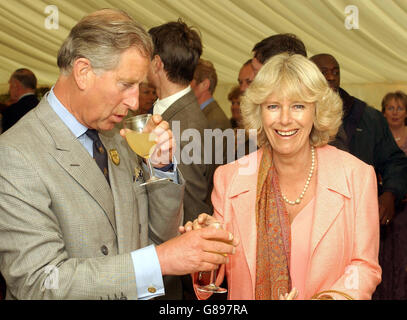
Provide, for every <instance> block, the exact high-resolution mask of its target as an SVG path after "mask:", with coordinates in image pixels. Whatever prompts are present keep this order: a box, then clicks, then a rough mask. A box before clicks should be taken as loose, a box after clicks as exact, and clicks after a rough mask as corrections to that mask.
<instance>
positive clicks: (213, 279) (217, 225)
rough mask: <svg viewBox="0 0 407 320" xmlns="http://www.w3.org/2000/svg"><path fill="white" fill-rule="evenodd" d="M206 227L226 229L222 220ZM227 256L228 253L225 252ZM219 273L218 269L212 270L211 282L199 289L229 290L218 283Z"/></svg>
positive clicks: (208, 291) (201, 290)
mask: <svg viewBox="0 0 407 320" xmlns="http://www.w3.org/2000/svg"><path fill="white" fill-rule="evenodd" d="M206 227H209V228H216V229H224V226H223V224H222V223H220V222H212V223H211V224H209V225H207V226H206ZM223 255H225V256H226V254H223ZM217 274H218V270H217V269H216V270H213V271H211V280H210V281H211V282H210V283H209V284H207V285H202V286H197V288H196V289H197V290H198V291H200V292H207V293H225V292H228V290H227V289H225V288H221V287H219V286H217V285H216V276H217Z"/></svg>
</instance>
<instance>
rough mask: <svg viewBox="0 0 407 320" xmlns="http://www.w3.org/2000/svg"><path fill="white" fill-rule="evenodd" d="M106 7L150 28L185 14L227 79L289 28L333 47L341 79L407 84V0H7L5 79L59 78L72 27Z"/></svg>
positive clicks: (0, 38) (1, 77)
mask: <svg viewBox="0 0 407 320" xmlns="http://www.w3.org/2000/svg"><path fill="white" fill-rule="evenodd" d="M49 5H55V6H56V8H57V9H58V13H59V21H58V29H56V30H54V29H52V30H50V29H49V28H47V27H46V25H45V21H46V19H47V17H49V16H50V12H49V11H48V13H46V12H47V11H46V8H47V6H49ZM349 5H353V6H355V7H356V9H357V11H358V22H359V26H358V27H359V28H356V29H351V30H348V29H347V28H346V21H348V23H349V21H350V20H347V19H350V16H352V15H354V14H355V11H352V12H350V13H349V12H348V13H345V8H346V7H347V6H349ZM106 7H116V8H120V9H123V10H125V11H127V12H128V13H129V14H130V15H132V16H133V17H134V18H135V19H136V20H138V21H139V22H140V23H141V24H142V25H143V26H144V27H145V28H146V29H148V28H150V27H153V26H156V25H159V24H162V23H165V22H168V21H173V20H177V19H178V18H179V17H181V18H183V19H184V21H186V22H187V23H188V24H189V25H193V26H195V27H197V28H198V29H199V30H200V32H201V35H202V40H203V44H204V53H203V58H205V59H209V60H211V61H212V62H213V63H214V64H215V67H216V69H217V72H218V77H219V82H220V83H224V84H225V83H226V84H227V83H229V84H230V83H233V84H235V83H236V79H237V74H238V70H239V68H240V66H241V65H242V63H243V62H245V61H246V60H247V59H248V58H250V56H251V49H252V47H253V45H254V44H255V43H256V42H258V41H259V40H261V39H263V38H265V37H268V36H270V35H272V34H276V33H286V32H290V33H294V34H296V35H297V36H299V37H300V38H301V39H302V40H303V42H304V43H305V45H306V47H307V49H308V55H309V56H311V55H313V54H316V53H321V52H328V53H333V54H334V55H335V56H336V57H337V60H338V61H339V63H340V65H341V73H342V83H357V84H371V83H387V84H389V83H394V84H406V83H407V80H406V75H407V54H406V52H407V0H69V1H68V0H1V1H0V17H1V18H0V84H3V85H4V84H7V81H8V78H9V76H10V74H11V73H12V72H13V71H14V70H15V69H17V68H20V67H22V66H24V67H28V68H30V69H32V70H33V71H34V72H35V73H36V75H37V76H38V78H39V82H40V83H41V84H52V83H53V82H55V80H56V78H57V75H58V69H57V67H56V53H57V51H58V48H59V46H60V45H61V43H62V41H63V40H64V39H65V37H66V36H67V35H68V32H69V30H70V28H71V27H72V26H73V25H74V24H75V23H76V22H77V21H78V20H79V19H80V18H82V17H83V16H84V15H86V14H87V13H90V12H92V11H94V10H97V9H100V8H106ZM54 22H55V21H54ZM351 22H352V21H351ZM355 23H356V20H353V25H354V26H355Z"/></svg>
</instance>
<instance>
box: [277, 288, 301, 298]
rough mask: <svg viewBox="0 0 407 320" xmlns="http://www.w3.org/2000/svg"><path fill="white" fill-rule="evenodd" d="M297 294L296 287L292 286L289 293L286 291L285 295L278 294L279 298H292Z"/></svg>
mask: <svg viewBox="0 0 407 320" xmlns="http://www.w3.org/2000/svg"><path fill="white" fill-rule="evenodd" d="M297 296H298V290H297V288H292V290H291V291H290V293H286V294H285V295H282V294H280V300H294V299H295V298H297Z"/></svg>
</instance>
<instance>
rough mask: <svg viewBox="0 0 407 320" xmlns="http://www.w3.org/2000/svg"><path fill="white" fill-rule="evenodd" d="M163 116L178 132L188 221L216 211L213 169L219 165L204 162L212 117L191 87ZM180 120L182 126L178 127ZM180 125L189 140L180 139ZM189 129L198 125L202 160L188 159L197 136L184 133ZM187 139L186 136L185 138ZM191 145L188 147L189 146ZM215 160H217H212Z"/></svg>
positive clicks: (173, 129)
mask: <svg viewBox="0 0 407 320" xmlns="http://www.w3.org/2000/svg"><path fill="white" fill-rule="evenodd" d="M162 117H163V119H164V120H165V121H167V122H168V123H169V124H170V127H171V129H172V131H173V133H174V135H175V138H176V140H177V141H176V142H177V146H179V147H180V148H179V150H180V153H179V154H178V156H180V157H181V159H179V157H177V162H178V168H179V170H180V171H181V172H182V175H183V176H184V178H185V181H186V186H185V196H184V222H186V221H193V220H194V219H195V218H196V217H197V216H198V215H199V214H200V213H202V212H205V213H209V214H212V211H213V208H212V204H211V200H210V196H211V193H212V188H213V173H214V171H215V168H216V166H215V165H214V164H205V163H204V154H205V150H204V129H210V126H209V123H208V120H207V119H206V117H205V115H204V114H203V113H202V111H201V109H200V107H199V104H198V101H197V100H196V97H195V95H194V93H193V91H192V90H191V91H190V92H189V93H187V94H186V95H184V96H183V97H181V98H180V99H178V100H177V101H175V102H174V103H173V104H172V105H171V106H170V107H169V108H168V109H167V110H166V111H165V112H164V113H163V114H162ZM176 122H177V125H178V124H179V127H178V126H177V128H175V126H174V124H175V123H176ZM178 129H179V133H180V136H181V138H185V141H180V140H179V139H178V138H179V137H178ZM186 129H196V130H197V132H199V135H200V137H199V138H200V140H199V139H198V141H196V140H197V139H195V140H194V143H198V144H200V147H201V148H200V150H201V154H200V159H199V160H200V164H195V163H191V164H189V163H185V162H184V160H185V154H183V152H184V153H185V150H186V149H184V147H185V146H186V145H189V144H190V142H191V141H192V140H193V138H192V137H189V138H190V139H188V140H186V138H188V137H185V136H184V137H183V133H184V132H185V130H186ZM182 140H184V139H182ZM187 149H188V148H187ZM210 162H211V163H213V161H212V160H211V161H210Z"/></svg>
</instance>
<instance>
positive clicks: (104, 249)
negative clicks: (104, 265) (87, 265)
mask: <svg viewBox="0 0 407 320" xmlns="http://www.w3.org/2000/svg"><path fill="white" fill-rule="evenodd" d="M100 251H102V253H103V254H104V255H105V256H107V255H108V254H109V249H108V248H107V247H106V246H105V245H103V246H102V247H101V248H100Z"/></svg>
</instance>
